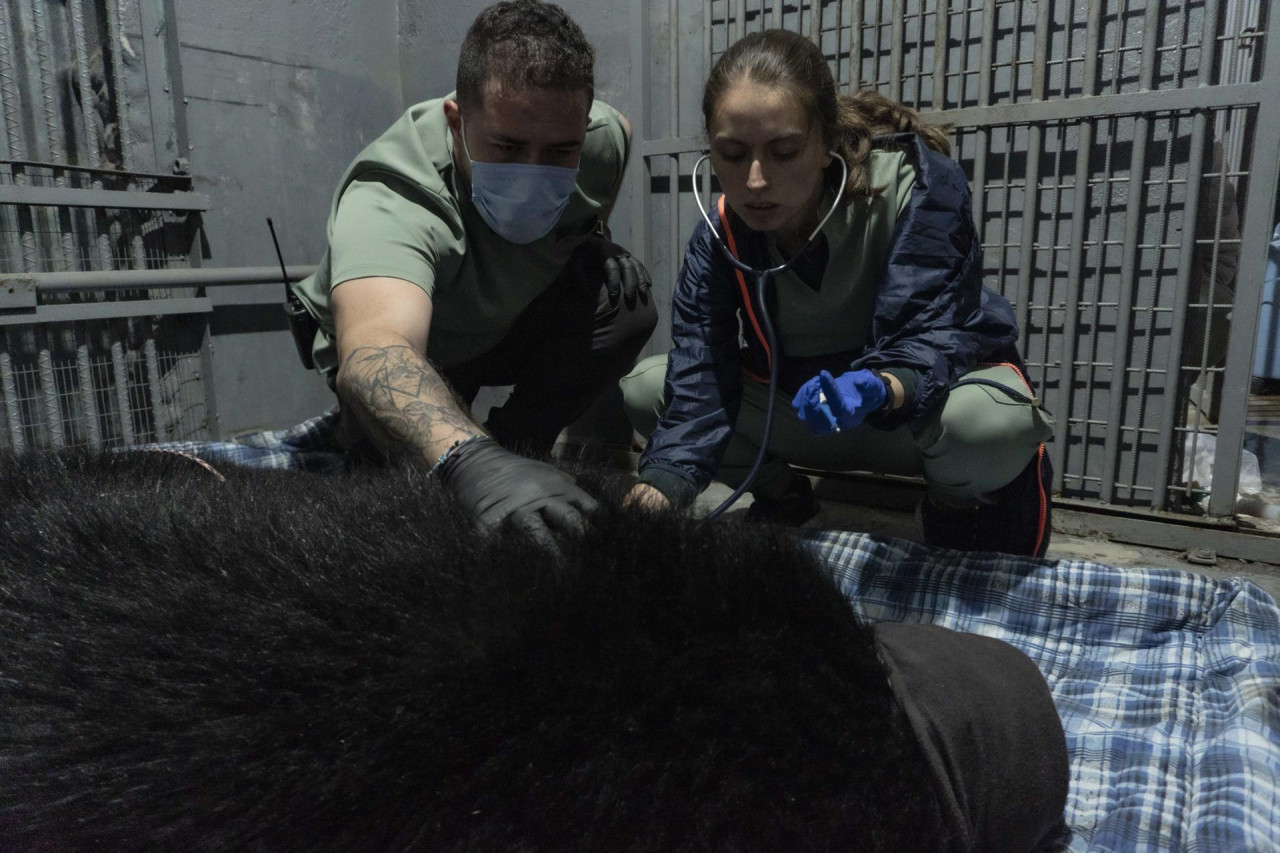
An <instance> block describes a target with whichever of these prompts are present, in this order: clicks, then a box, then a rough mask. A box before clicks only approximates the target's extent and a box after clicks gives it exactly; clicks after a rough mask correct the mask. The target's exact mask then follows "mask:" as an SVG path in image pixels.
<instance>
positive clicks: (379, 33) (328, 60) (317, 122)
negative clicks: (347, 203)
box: [175, 0, 635, 435]
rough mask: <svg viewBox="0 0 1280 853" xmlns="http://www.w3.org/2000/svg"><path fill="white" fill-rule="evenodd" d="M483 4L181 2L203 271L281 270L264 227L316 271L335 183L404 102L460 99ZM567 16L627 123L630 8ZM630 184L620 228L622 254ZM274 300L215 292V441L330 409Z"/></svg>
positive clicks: (245, 292) (246, 291)
mask: <svg viewBox="0 0 1280 853" xmlns="http://www.w3.org/2000/svg"><path fill="white" fill-rule="evenodd" d="M489 1H490V0H465V2H451V3H433V2H421V0H291V2H289V3H261V2H255V0H218V2H216V3H210V2H208V0H175V3H176V11H177V17H178V33H179V39H180V42H181V64H182V73H183V85H184V87H185V92H186V95H187V104H186V114H187V122H188V125H189V133H190V139H191V144H192V150H191V152H190V155H189V156H190V161H191V168H192V171H193V173H194V175H195V180H196V189H197V190H198V191H200V192H204V193H207V194H208V195H209V196H210V198H211V200H212V208H213V209H212V210H210V211H209V214H208V216H207V217H206V219H205V226H206V230H207V234H208V241H209V258H208V260H207V261H206V264H207V265H210V266H260V265H268V264H274V263H275V262H276V261H275V254H274V252H273V250H272V248H271V243H270V238H269V235H268V232H267V228H266V222H265V219H266V217H267V216H271V217H273V218H274V220H275V223H276V228H277V231H278V232H279V234H280V238H281V242H282V245H283V248H284V252H285V260H286V261H287V262H289V263H294V264H304V263H315V262H317V261H318V260H319V259H320V256H321V254H322V253H323V251H324V246H325V238H324V225H325V220H326V217H327V215H328V207H329V201H330V197H331V195H332V193H333V189H334V186H335V184H336V183H337V180H338V178H339V177H340V175H341V173H342V170H343V169H344V168H345V167H346V165H347V164H348V163H349V162H350V160H351V158H352V157H354V156H355V154H356V153H357V152H358V151H359V150H360V148H361V147H363V146H364V144H365V143H366V142H368V141H369V140H371V139H372V138H374V137H376V136H377V135H378V134H380V133H381V132H382V131H383V130H384V129H385V128H386V127H387V126H388V125H389V124H390V123H391V122H392V121H393V120H394V119H395V118H396V116H397V115H399V114H400V113H401V112H402V111H403V110H404V109H405V108H406V107H407V106H408V105H409V104H412V103H415V102H417V101H420V100H424V99H427V98H432V97H438V96H439V95H442V94H444V93H446V92H448V91H450V90H451V89H452V88H453V84H454V77H455V72H456V67H457V61H458V46H459V45H460V44H461V42H462V37H463V35H464V34H465V33H466V29H467V27H468V26H469V25H470V24H471V21H472V20H473V19H474V18H475V16H476V14H477V13H478V12H479V11H480V10H481V9H483V8H485V6H487V5H489ZM562 5H563V6H564V7H565V9H566V10H567V11H568V12H569V13H570V14H571V15H573V16H574V18H575V19H576V20H577V21H578V22H579V23H580V24H581V25H582V27H583V29H584V30H585V31H586V33H587V36H588V37H589V38H590V39H591V41H592V43H593V44H594V45H595V46H596V49H597V55H598V60H597V89H598V96H599V97H601V98H603V99H605V100H607V101H608V102H609V103H611V104H613V105H614V106H616V107H618V108H619V109H620V110H622V111H623V112H624V113H626V112H627V111H628V108H629V106H630V104H631V102H632V89H631V69H630V41H629V34H628V23H629V9H628V6H627V5H626V4H625V3H623V2H621V0H608V1H607V2H588V0H566V2H562ZM634 162H635V161H634V160H633V163H634ZM632 171H633V173H634V166H633V169H632ZM629 185H630V180H629V181H628V187H627V189H626V191H625V193H626V194H625V196H624V198H622V199H620V203H619V205H618V207H617V211H616V212H615V219H614V227H615V234H616V235H617V236H618V238H619V239H620V240H622V241H623V242H625V238H626V236H627V233H628V228H629V225H628V212H629V207H630V195H629V192H630V190H629ZM280 293H281V288H280V287H279V286H277V285H272V286H263V287H250V288H234V289H223V290H221V291H216V292H215V293H214V294H213V298H214V300H215V304H216V305H217V306H218V307H217V310H216V313H215V316H214V333H215V337H214V364H215V373H216V375H215V376H214V377H213V379H214V383H215V385H214V388H215V393H216V395H217V404H218V410H219V413H220V421H221V424H220V425H221V431H222V433H223V434H224V435H232V434H234V433H236V432H240V431H243V430H246V429H250V428H257V427H279V426H284V425H288V424H292V423H296V422H298V421H300V420H302V419H303V418H306V417H308V416H310V415H313V414H316V413H318V412H320V411H322V410H324V409H325V408H327V407H328V406H329V405H331V404H332V401H333V398H332V395H331V394H330V393H329V391H328V389H327V388H325V387H324V383H323V382H322V381H320V379H319V378H318V377H317V376H315V375H314V374H308V373H307V372H306V371H304V370H303V369H302V366H301V365H300V364H299V362H298V360H297V357H296V355H295V354H294V350H293V343H292V340H291V339H290V338H289V336H288V333H287V331H286V330H285V325H284V319H283V315H282V314H281V312H280V310H279V302H280Z"/></svg>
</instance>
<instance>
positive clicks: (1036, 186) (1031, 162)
mask: <svg viewBox="0 0 1280 853" xmlns="http://www.w3.org/2000/svg"><path fill="white" fill-rule="evenodd" d="M1014 8H1015V10H1016V11H1015V13H1014V14H1015V18H1014V20H1015V24H1014V33H1015V43H1016V42H1017V41H1018V39H1017V38H1016V35H1017V33H1018V31H1019V30H1020V29H1021V23H1022V4H1020V3H1017V4H1014ZM1048 38H1049V4H1048V3H1047V2H1041V3H1038V4H1037V6H1036V28H1035V47H1034V52H1033V54H1032V63H1033V70H1032V74H1031V98H1032V100H1036V101H1042V100H1044V95H1045V92H1044V82H1045V76H1044V64H1045V52H1046V48H1047V46H1048ZM1011 70H1012V75H1011V77H1010V80H1011V81H1012V82H1011V84H1010V85H1011V87H1012V89H1013V92H1011V93H1010V94H1011V95H1012V96H1013V97H1014V98H1015V99H1016V96H1017V89H1018V82H1017V81H1018V63H1017V57H1016V54H1015V58H1014V63H1013V67H1012V69H1011ZM1012 147H1013V146H1012V145H1010V154H1011V153H1012ZM1043 147H1044V126H1043V125H1040V124H1033V125H1031V127H1030V130H1029V133H1028V134H1027V171H1026V174H1025V177H1024V179H1023V192H1022V200H1023V208H1022V244H1021V246H1020V247H1019V249H1018V280H1017V282H1016V290H1015V292H1016V294H1017V298H1016V299H1015V300H1014V305H1015V306H1016V308H1017V310H1018V313H1019V315H1020V316H1021V317H1022V319H1023V322H1022V331H1023V336H1024V339H1025V338H1026V337H1027V336H1029V334H1030V329H1031V297H1030V293H1031V275H1032V271H1033V269H1034V267H1035V242H1036V228H1037V225H1038V222H1037V220H1038V218H1039V215H1040V155H1041V149H1042V148H1043ZM1007 192H1008V191H1007V190H1006V198H1007ZM1049 282H1050V284H1049V288H1048V290H1049V294H1048V296H1049V297H1051V296H1052V289H1053V287H1052V278H1050V279H1049ZM1052 310H1053V309H1052V299H1051V298H1046V300H1045V313H1046V322H1045V336H1046V338H1047V337H1048V334H1049V323H1048V315H1049V313H1050V312H1051V311H1052ZM1043 379H1044V377H1043V376H1042V377H1041V380H1042V381H1043Z"/></svg>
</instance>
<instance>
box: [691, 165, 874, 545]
mask: <svg viewBox="0 0 1280 853" xmlns="http://www.w3.org/2000/svg"><path fill="white" fill-rule="evenodd" d="M831 156H833V157H835V158H836V159H837V160H839V161H840V166H841V170H842V175H841V177H840V190H839V192H837V193H836V199H835V201H834V202H832V204H831V209H830V210H828V211H827V215H826V216H824V217H822V221H821V222H819V223H818V227H817V228H815V229H813V233H812V234H810V235H809V239H807V240H805V242H804V245H803V246H801V247H800V249H799V251H797V252H796V253H795V254H793V255H792V256H791V258H790V259H789V260H787V262H786V263H784V264H781V265H779V266H776V267H770V268H768V269H763V270H761V269H756V268H755V267H752V266H748V265H747V264H745V263H743V262H742V261H741V260H739V259H738V258H736V257H734V254H733V252H731V251H730V250H729V247H728V246H727V245H725V242H724V240H723V239H722V238H721V237H720V235H719V233H718V232H717V231H716V227H715V225H713V224H712V222H711V217H710V216H709V215H708V214H707V208H706V206H705V205H704V204H703V203H702V193H700V192H699V191H698V169H699V168H701V166H702V164H703V163H704V162H705V161H706V160H709V159H710V158H711V155H710V154H704V155H702V156H701V157H699V158H698V162H696V163H694V164H693V172H692V175H691V177H692V180H693V197H694V200H695V201H696V202H697V203H698V212H699V213H701V214H702V219H703V221H704V222H706V223H707V227H708V228H710V229H711V236H712V237H714V238H715V241H716V243H717V244H719V246H720V251H721V252H723V253H724V256H725V257H726V258H727V259H728V260H729V263H730V264H732V265H733V266H734V268H736V269H739V270H741V271H742V272H744V273H748V274H750V275H751V276H752V277H753V278H754V280H755V285H756V300H757V301H758V302H759V303H760V319H761V324H762V325H763V326H764V334H765V340H766V341H767V342H768V344H769V393H768V396H767V400H766V402H765V407H764V430H763V432H762V433H761V436H760V449H759V451H758V452H757V453H756V459H755V462H753V463H752V464H751V469H750V470H749V471H747V476H746V478H745V479H743V481H742V483H741V484H740V485H739V486H738V488H736V489H734V491H733V494H731V495H729V497H727V498H725V500H724V501H723V502H722V503H721V504H720V505H719V506H718V507H716V508H715V509H713V510H711V512H709V513H707V514H706V515H705V516H703V519H702V520H703V521H712V520H714V519H716V518H718V517H720V516H721V515H722V514H724V511H725V510H727V509H728V508H729V507H731V506H732V505H733V504H734V502H735V501H737V500H738V498H740V497H742V496H743V495H744V494H746V493H747V489H749V488H751V484H752V483H754V482H755V479H756V475H758V474H759V473H760V466H761V465H762V464H763V463H764V457H765V456H766V455H767V454H768V452H769V436H770V434H771V433H772V431H773V409H774V403H775V400H774V397H776V396H777V394H776V392H777V389H778V363H779V362H780V361H781V360H782V353H781V352H780V351H779V349H778V340H777V335H776V333H775V332H774V328H773V318H772V317H770V316H769V304H768V300H767V298H766V297H767V295H768V294H767V291H768V286H769V281H770V279H772V278H773V277H774V276H776V275H779V274H781V273H783V272H786V271H787V270H788V269H790V268H791V265H792V264H794V263H795V262H796V260H797V259H798V258H799V257H800V256H801V255H802V254H804V252H806V251H807V250H808V249H809V246H811V245H812V244H813V241H814V240H815V239H816V238H817V236H818V235H819V234H821V233H822V228H823V226H824V225H826V224H827V220H829V219H830V218H831V215H832V214H833V213H835V212H836V208H837V207H839V206H840V201H841V200H842V199H843V198H844V190H845V185H846V184H848V182H849V164H848V163H846V162H845V160H844V158H843V157H841V156H840V155H839V154H837V153H836V152H834V151H832V152H831Z"/></svg>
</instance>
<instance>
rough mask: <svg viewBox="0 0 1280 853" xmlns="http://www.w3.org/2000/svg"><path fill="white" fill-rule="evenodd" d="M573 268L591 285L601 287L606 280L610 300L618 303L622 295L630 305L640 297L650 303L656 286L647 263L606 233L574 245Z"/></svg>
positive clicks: (570, 266)
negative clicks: (605, 236) (636, 257)
mask: <svg viewBox="0 0 1280 853" xmlns="http://www.w3.org/2000/svg"><path fill="white" fill-rule="evenodd" d="M569 271H570V272H571V273H572V274H573V276H574V278H576V279H578V280H579V281H581V282H583V283H584V284H585V285H587V287H594V288H596V289H597V290H598V289H599V287H600V285H602V284H603V285H604V286H605V287H607V288H609V301H610V302H612V303H613V304H615V305H616V304H617V303H618V297H619V296H621V297H622V298H623V300H625V301H626V303H627V307H628V308H632V307H634V306H635V304H636V299H637V298H639V299H641V300H643V301H645V302H646V303H647V302H648V300H649V289H650V288H651V287H652V286H653V282H652V281H651V280H650V278H649V271H648V270H647V269H645V268H644V264H642V263H640V262H639V261H638V260H636V259H635V258H633V257H631V253H630V252H628V251H627V250H626V249H624V248H622V247H621V246H619V245H618V244H617V243H613V242H610V241H609V240H608V239H606V238H604V237H590V238H588V239H587V240H586V242H584V243H583V244H582V245H580V246H579V247H578V248H576V249H574V250H573V255H572V256H571V257H570V258H569Z"/></svg>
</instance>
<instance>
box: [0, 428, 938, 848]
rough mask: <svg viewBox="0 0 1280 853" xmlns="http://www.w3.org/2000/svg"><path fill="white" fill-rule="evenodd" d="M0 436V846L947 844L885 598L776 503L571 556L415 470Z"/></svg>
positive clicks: (605, 513) (664, 519)
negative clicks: (234, 461) (299, 469)
mask: <svg viewBox="0 0 1280 853" xmlns="http://www.w3.org/2000/svg"><path fill="white" fill-rule="evenodd" d="M221 470H222V473H223V474H225V475H226V481H225V482H220V481H218V480H217V479H215V477H214V476H213V475H212V474H210V473H209V472H207V471H206V470H204V469H203V468H201V467H199V466H197V465H196V464H195V463H193V462H191V461H188V460H186V459H182V458H177V457H174V456H172V455H169V454H160V453H136V454H115V455H102V456H91V455H57V456H55V455H51V454H36V455H23V456H7V457H3V458H0V471H3V472H4V473H3V474H2V475H0V519H2V522H0V523H2V524H3V533H2V534H0V566H2V568H0V849H3V850H15V851H16V850H33V849H37V850H39V849H47V850H71V849H90V848H92V849H103V850H136V849H174V850H219V851H226V850H242V849H256V850H305V851H312V850H427V851H437V850H494V851H498V850H502V851H506V850H610V851H613V850H653V851H668V850H768V851H796V850H837V849H846V850H892V851H903V850H915V849H936V848H938V847H941V846H943V842H942V840H941V839H940V838H939V835H938V833H939V830H938V818H937V805H936V801H935V799H934V796H933V794H932V792H931V787H930V782H929V780H928V777H927V775H926V770H925V768H924V765H923V761H922V758H921V757H920V753H919V751H918V749H917V747H916V746H915V744H914V742H913V741H912V740H911V737H910V730H909V728H908V726H907V724H906V723H905V720H904V717H903V715H902V713H901V711H900V710H899V708H898V706H897V704H896V703H895V701H894V700H893V697H892V694H891V692H890V690H889V687H888V684H887V682H886V676H885V670H884V668H883V666H882V665H881V664H880V663H879V661H878V660H877V657H876V654H875V650H874V646H873V642H872V635H871V632H870V630H869V629H868V628H867V627H865V626H863V625H861V624H859V622H858V621H857V620H856V619H855V618H854V616H853V614H852V612H851V610H850V608H849V606H848V604H847V602H846V601H844V600H843V598H842V597H841V596H840V594H839V593H838V592H837V591H836V589H835V588H834V585H833V584H832V583H831V581H830V580H829V579H828V578H827V577H825V576H824V575H823V574H822V572H821V571H820V569H819V568H818V567H817V565H816V564H815V563H814V562H813V561H812V560H811V559H810V558H809V557H807V556H806V555H805V554H804V553H803V552H802V551H801V550H800V549H799V547H798V546H797V545H796V544H795V543H794V542H793V541H792V540H790V539H788V538H787V537H786V535H785V534H784V533H781V532H776V531H770V530H759V529H748V528H744V527H741V526H737V525H705V526H704V525H699V524H697V523H696V522H693V521H690V520H688V519H684V518H680V517H676V516H674V515H657V516H655V515H647V514H637V513H633V512H628V511H624V510H621V509H619V508H618V505H617V497H618V495H617V494H616V493H615V494H608V493H609V492H610V489H611V488H612V487H610V485H609V483H608V482H607V481H606V480H604V479H599V480H598V481H597V482H594V483H592V484H591V488H592V489H593V490H594V491H596V492H597V493H602V492H603V493H605V501H604V506H603V508H602V509H601V510H600V511H599V512H598V513H597V514H596V515H595V516H594V517H593V518H592V520H591V524H590V529H589V531H588V532H587V534H586V535H585V536H584V537H583V538H582V539H581V540H575V541H568V542H565V543H564V545H563V551H562V553H561V554H560V555H559V556H558V557H557V556H555V555H553V554H551V553H549V552H547V551H544V550H542V549H540V548H538V547H536V546H534V545H532V544H531V543H530V542H529V541H527V540H526V539H525V538H524V537H522V536H521V535H520V534H518V533H517V532H516V531H503V532H502V533H500V534H497V535H492V536H477V535H475V534H474V533H473V531H472V528H471V525H470V523H469V521H468V520H467V519H466V518H465V517H464V516H462V515H461V513H460V510H459V509H458V508H457V507H456V506H455V505H454V504H453V503H452V502H451V501H450V500H449V499H448V498H447V497H446V496H445V495H444V494H442V493H441V491H440V490H439V489H438V487H437V486H436V484H435V483H434V482H433V481H432V480H430V479H429V478H427V477H425V476H424V475H422V474H420V473H413V472H409V471H403V470H393V471H383V472H364V473H360V472H357V473H354V474H350V475H345V476H341V477H328V478H326V477H319V476H315V475H306V474H298V473H288V472H272V471H249V470H243V469H240V470H236V469H229V468H226V467H223V468H222V469H221Z"/></svg>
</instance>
